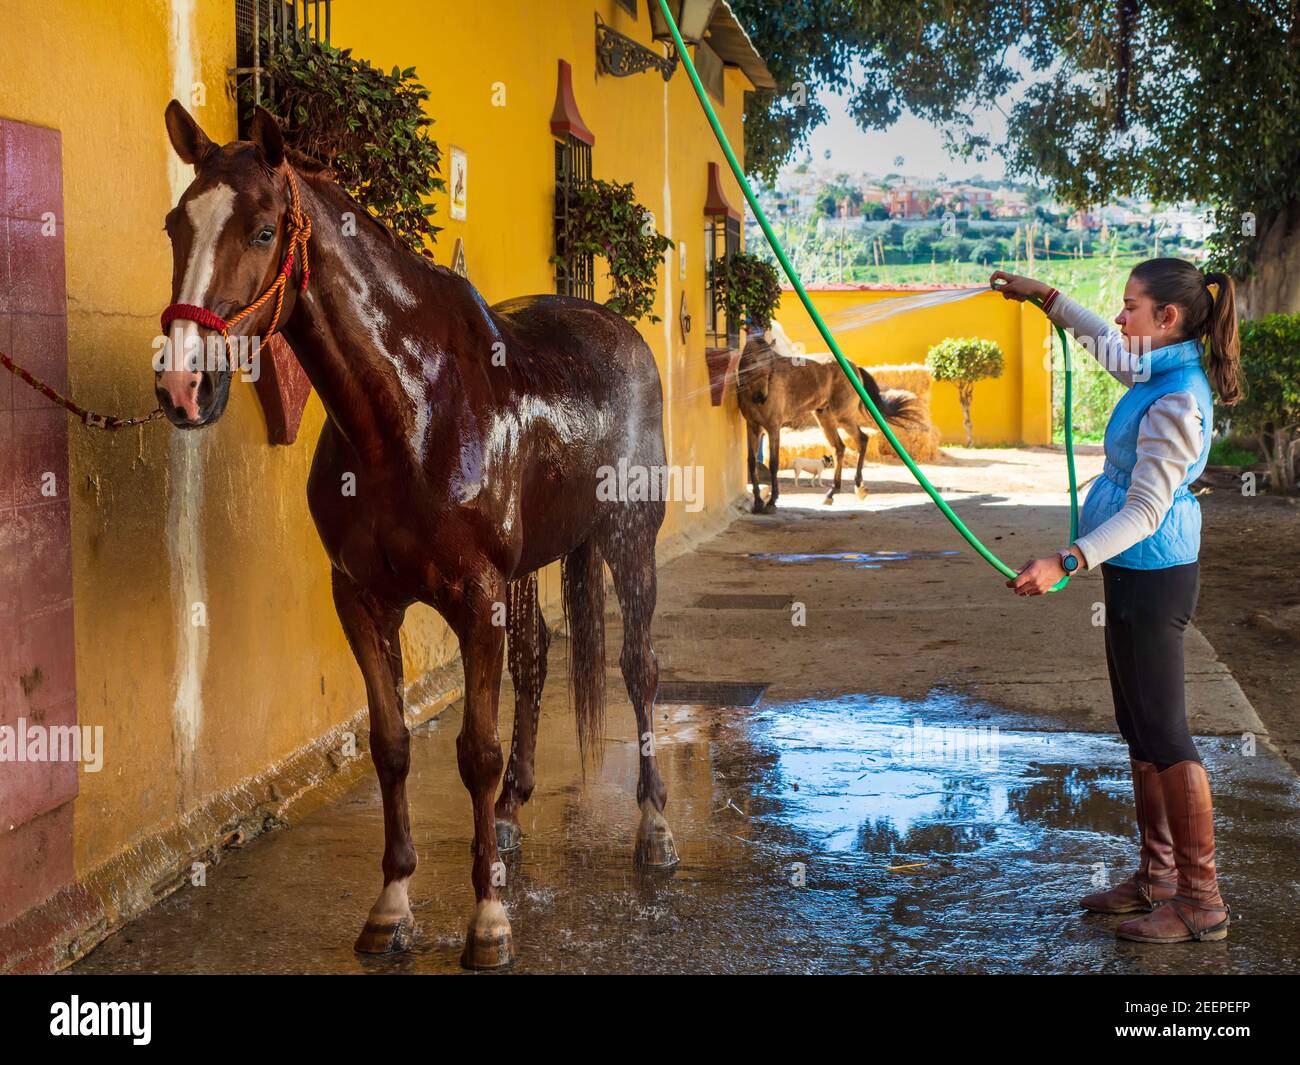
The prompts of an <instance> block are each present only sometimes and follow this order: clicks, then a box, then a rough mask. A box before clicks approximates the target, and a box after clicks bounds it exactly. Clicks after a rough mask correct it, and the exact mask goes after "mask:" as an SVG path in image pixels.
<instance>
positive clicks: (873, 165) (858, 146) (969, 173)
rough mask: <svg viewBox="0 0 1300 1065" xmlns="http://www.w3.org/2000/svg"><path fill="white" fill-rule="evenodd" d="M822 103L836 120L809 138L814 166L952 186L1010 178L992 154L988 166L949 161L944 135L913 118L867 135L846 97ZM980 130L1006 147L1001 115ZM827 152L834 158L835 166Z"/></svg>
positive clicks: (985, 120) (988, 115)
mask: <svg viewBox="0 0 1300 1065" xmlns="http://www.w3.org/2000/svg"><path fill="white" fill-rule="evenodd" d="M1013 65H1014V64H1013ZM1022 86H1023V83H1022ZM1022 86H1017V87H1015V88H1013V89H1012V91H1011V92H1010V93H1009V94H1008V98H1007V100H1006V101H1005V102H1004V103H1003V104H1002V106H1003V107H1006V108H1008V109H1009V108H1010V107H1011V106H1012V105H1013V104H1014V103H1015V102H1016V99H1017V98H1018V97H1019V95H1020V93H1021V92H1022V91H1023V88H1022ZM818 98H819V99H820V100H821V103H822V105H823V106H824V107H825V108H826V110H827V111H828V112H829V113H830V118H829V120H828V121H827V122H826V123H825V124H824V125H821V126H818V127H817V128H816V129H815V130H813V132H812V135H811V137H810V138H809V142H808V144H809V148H810V149H811V151H812V157H813V161H814V162H818V163H826V162H829V164H830V165H832V166H834V167H836V168H837V169H839V170H847V171H850V172H856V171H859V170H867V171H870V172H872V173H876V174H881V175H884V174H888V173H891V172H897V173H900V174H906V175H908V176H909V177H929V178H934V177H937V176H938V175H939V174H943V175H945V176H946V177H947V178H949V179H950V180H958V179H965V178H972V177H983V178H989V179H993V180H997V179H1001V178H1003V177H1005V176H1006V168H1005V167H1004V166H1003V165H1002V158H1001V157H1000V156H999V155H997V154H996V153H992V152H990V153H989V156H988V158H986V159H984V160H983V161H979V160H974V159H971V160H962V159H955V158H953V157H951V156H949V155H948V154H947V152H945V151H944V148H943V134H942V133H941V132H940V130H939V129H938V128H937V127H935V126H932V125H930V123H928V122H926V121H924V120H923V119H920V118H918V117H917V116H916V115H914V114H912V113H911V112H904V113H903V115H902V117H900V118H899V120H898V121H897V122H895V123H894V125H893V126H891V127H890V128H889V129H887V130H884V131H872V132H864V131H863V130H861V129H859V128H858V126H857V124H856V123H855V122H854V121H853V119H852V118H850V117H849V113H848V110H847V107H846V104H847V98H846V97H843V96H838V95H833V94H831V93H829V92H822V93H820V94H819V97H818ZM975 129H976V131H977V132H980V133H986V134H988V135H989V136H990V137H991V138H992V141H993V143H994V144H1000V143H1001V142H1002V139H1003V137H1004V136H1005V133H1006V119H1005V117H1004V116H1003V115H1002V114H1000V113H999V112H998V110H997V109H995V108H989V109H988V110H986V111H984V112H982V113H980V114H979V115H977V116H976V117H975ZM827 151H829V152H830V153H831V157H830V159H829V160H827V159H826V152H827ZM806 152H807V149H805V150H803V151H800V152H799V153H798V154H797V155H796V156H795V157H794V161H795V162H798V161H800V160H802V159H803V158H804V157H805V155H806ZM899 156H902V157H903V162H902V164H898V163H896V162H895V160H896V159H897V158H898V157H899Z"/></svg>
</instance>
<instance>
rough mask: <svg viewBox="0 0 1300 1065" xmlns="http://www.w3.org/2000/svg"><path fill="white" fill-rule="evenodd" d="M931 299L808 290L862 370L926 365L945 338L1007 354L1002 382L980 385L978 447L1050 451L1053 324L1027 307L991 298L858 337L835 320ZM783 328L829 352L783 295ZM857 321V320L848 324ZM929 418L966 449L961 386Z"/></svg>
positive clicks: (884, 291)
mask: <svg viewBox="0 0 1300 1065" xmlns="http://www.w3.org/2000/svg"><path fill="white" fill-rule="evenodd" d="M918 291H927V290H926V289H924V288H923V287H921V286H915V287H910V288H906V289H890V288H884V287H871V288H866V287H850V286H844V287H827V288H814V289H812V290H810V292H809V295H810V296H811V297H812V301H813V304H814V305H815V306H816V307H817V310H818V311H819V312H820V314H821V315H822V317H823V318H825V319H826V320H827V324H828V325H829V326H830V329H831V332H832V334H833V335H834V336H835V339H836V342H837V343H838V344H839V345H840V349H841V350H842V351H843V352H844V354H845V356H846V357H847V358H849V359H851V360H852V361H853V362H856V363H858V364H859V365H861V366H881V365H888V364H898V363H908V362H924V361H925V355H926V352H927V351H929V350H930V348H931V347H932V346H933V345H935V344H937V343H939V341H941V340H944V339H946V338H947V337H968V336H973V337H981V338H984V339H987V340H994V341H996V342H997V343H998V345H999V346H1000V347H1001V348H1002V354H1003V359H1004V367H1003V371H1002V376H1001V377H998V378H994V379H991V380H987V381H981V382H979V383H978V384H976V385H975V394H974V399H973V400H972V402H971V419H972V421H973V422H974V426H975V442H976V443H977V444H1004V443H1018V444H1046V443H1050V442H1051V439H1052V378H1051V372H1050V363H1049V362H1048V361H1047V360H1046V357H1045V355H1046V353H1047V352H1048V346H1047V345H1048V344H1049V343H1050V342H1051V340H1052V333H1051V327H1050V325H1049V324H1048V321H1047V319H1046V318H1045V317H1044V316H1043V314H1042V313H1041V312H1040V311H1039V310H1038V309H1037V308H1036V307H1033V306H1031V305H1028V304H1020V303H1013V302H1011V301H1010V300H1006V299H1004V298H1003V297H1001V296H999V295H997V294H996V293H993V292H988V293H982V294H980V295H978V296H974V297H972V298H970V299H965V300H959V301H956V302H953V303H947V304H944V305H942V306H938V307H930V308H927V309H924V310H913V311H908V312H906V313H903V314H896V315H893V316H892V317H890V318H886V319H884V320H883V321H878V322H872V323H870V324H869V325H866V326H862V327H860V328H857V329H841V328H837V326H836V320H837V316H840V315H845V314H850V315H851V312H852V310H853V309H854V308H858V307H862V306H864V305H869V304H875V303H878V302H879V301H881V300H887V299H891V298H893V297H899V296H909V295H915V294H917V293H918ZM776 318H777V321H779V322H780V323H781V326H782V328H784V329H785V331H786V333H787V334H788V335H789V336H790V339H791V340H792V341H794V342H795V343H802V344H803V345H804V346H805V348H806V349H807V350H808V351H810V352H816V351H825V350H826V342H825V341H824V340H823V339H822V336H821V334H820V333H819V332H818V331H817V327H816V326H815V325H813V322H812V319H811V318H810V317H809V316H808V312H807V311H806V310H805V309H804V307H803V304H802V303H800V302H799V298H798V297H797V296H796V295H795V294H794V293H793V292H792V291H789V290H786V291H784V292H783V293H782V297H781V304H780V307H779V308H778V310H777V314H776ZM850 320H851V318H850ZM931 416H932V418H933V420H934V424H935V425H936V426H937V427H938V429H939V431H940V432H941V433H942V434H943V442H944V443H952V444H957V443H961V444H964V443H965V442H966V430H965V428H964V426H963V425H962V413H961V404H960V403H959V402H958V400H957V386H956V385H953V384H950V383H946V382H936V383H935V386H934V390H933V392H932V398H931Z"/></svg>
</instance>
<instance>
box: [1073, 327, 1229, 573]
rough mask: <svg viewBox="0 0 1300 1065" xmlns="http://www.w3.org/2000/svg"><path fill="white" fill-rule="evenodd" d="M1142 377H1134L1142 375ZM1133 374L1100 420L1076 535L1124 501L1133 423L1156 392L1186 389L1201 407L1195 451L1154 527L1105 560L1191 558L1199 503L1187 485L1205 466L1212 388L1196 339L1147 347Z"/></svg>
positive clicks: (1163, 562) (1196, 547)
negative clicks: (1095, 459)
mask: <svg viewBox="0 0 1300 1065" xmlns="http://www.w3.org/2000/svg"><path fill="white" fill-rule="evenodd" d="M1148 372H1149V376H1147V377H1146V380H1140V378H1142V377H1143V376H1146V375H1147V374H1148ZM1134 376H1135V377H1137V378H1139V380H1137V381H1136V382H1135V383H1134V385H1133V387H1132V388H1130V389H1129V390H1128V391H1127V392H1125V393H1124V396H1123V397H1122V398H1121V399H1120V401H1119V402H1118V403H1117V404H1115V410H1114V411H1113V412H1112V413H1111V416H1110V421H1109V422H1108V423H1107V425H1106V438H1105V448H1106V464H1105V466H1104V468H1103V469H1102V473H1101V476H1100V477H1098V478H1097V480H1096V481H1094V482H1093V485H1092V488H1091V490H1089V492H1088V498H1087V499H1086V500H1084V504H1083V511H1082V513H1081V514H1080V515H1079V535H1080V536H1086V535H1087V534H1088V533H1090V532H1091V531H1092V530H1093V529H1095V528H1097V526H1099V525H1101V523H1102V522H1104V521H1106V520H1107V519H1108V518H1110V517H1111V516H1112V515H1114V514H1116V513H1118V512H1119V510H1120V509H1121V508H1122V507H1123V506H1124V499H1125V496H1126V495H1127V494H1128V487H1129V482H1130V480H1131V479H1132V474H1133V467H1134V466H1135V465H1136V464H1137V440H1138V426H1139V425H1140V424H1141V422H1142V418H1143V416H1144V415H1145V414H1146V412H1147V410H1148V408H1149V407H1150V406H1151V404H1152V403H1154V402H1155V401H1156V400H1158V399H1159V398H1160V397H1161V396H1167V395H1169V394H1170V393H1172V392H1190V393H1191V394H1192V395H1193V396H1194V397H1195V399H1196V405H1197V406H1198V407H1199V408H1200V410H1201V425H1202V436H1201V454H1200V456H1199V457H1198V458H1197V460H1196V462H1195V464H1194V465H1193V466H1192V468H1191V469H1189V470H1188V471H1187V475H1186V476H1185V477H1184V478H1183V482H1182V484H1180V485H1179V486H1178V489H1177V490H1176V491H1175V492H1174V500H1173V505H1172V506H1171V507H1170V508H1169V512H1168V513H1167V514H1166V515H1165V518H1164V521H1162V522H1161V523H1160V528H1158V529H1157V530H1156V531H1155V532H1154V533H1152V534H1151V535H1150V536H1148V537H1147V538H1146V539H1145V540H1140V541H1139V542H1138V543H1136V544H1134V545H1133V546H1132V547H1130V548H1128V549H1127V550H1125V551H1121V552H1120V553H1119V554H1118V555H1116V556H1114V557H1113V558H1109V559H1107V560H1106V561H1107V562H1109V563H1111V564H1112V565H1115V566H1125V567H1127V568H1129V569H1164V568H1166V567H1167V566H1181V565H1185V564H1186V563H1188V562H1195V561H1196V558H1197V556H1198V555H1199V554H1200V550H1201V505H1200V504H1199V503H1198V502H1197V501H1196V497H1195V496H1193V495H1192V493H1191V491H1190V490H1189V489H1188V485H1190V484H1191V483H1192V482H1193V481H1195V480H1196V478H1197V477H1199V476H1200V475H1201V471H1202V470H1204V469H1205V463H1206V460H1207V459H1208V458H1209V456H1210V437H1211V435H1212V429H1213V419H1214V393H1213V392H1212V391H1211V389H1210V381H1209V378H1207V377H1206V376H1205V371H1204V370H1203V369H1201V343H1200V341H1198V340H1185V341H1183V342H1182V343H1181V344H1169V345H1167V346H1166V347H1163V348H1156V350H1154V351H1152V352H1149V353H1148V354H1145V355H1143V356H1142V357H1141V359H1140V360H1135V369H1134Z"/></svg>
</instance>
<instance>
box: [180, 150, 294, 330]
mask: <svg viewBox="0 0 1300 1065" xmlns="http://www.w3.org/2000/svg"><path fill="white" fill-rule="evenodd" d="M285 172H286V173H287V174H288V175H289V218H288V222H287V223H286V224H287V226H288V230H289V246H288V249H287V250H286V251H285V254H284V265H282V266H281V267H280V272H279V273H278V274H276V275H275V280H274V281H272V282H271V284H270V285H269V286H268V287H267V289H266V291H265V292H263V293H262V294H261V295H260V296H258V297H257V299H256V300H254V301H253V302H252V303H250V304H249V305H248V306H247V307H245V308H244V309H243V310H242V311H240V312H239V313H238V314H236V315H234V316H233V317H231V318H229V319H226V318H222V317H221V315H219V314H216V313H215V312H213V311H210V310H208V309H207V308H206V307H196V306H194V305H193V304H191V303H173V304H172V305H171V306H169V307H168V308H167V309H166V310H164V311H163V312H162V331H163V333H164V335H165V334H166V332H167V330H168V328H169V327H170V326H171V324H172V322H175V321H177V320H178V319H179V320H185V321H190V322H195V323H197V324H198V325H201V326H203V327H204V328H205V329H212V330H215V331H216V332H218V333H220V334H221V336H222V338H223V339H224V340H225V342H226V354H227V355H229V354H230V330H231V328H232V327H233V326H234V325H236V324H237V323H238V322H240V321H242V320H243V319H244V318H247V317H248V316H249V315H250V314H253V313H255V312H256V311H259V310H261V309H262V307H263V306H265V305H266V302H267V301H268V300H269V299H270V298H271V297H272V296H274V297H275V316H274V317H273V318H272V319H271V328H270V329H268V330H267V331H266V333H265V334H264V335H263V337H262V339H265V338H266V337H269V336H273V335H274V334H275V333H276V332H277V331H278V330H279V328H280V312H281V311H282V310H283V309H284V290H285V288H286V287H287V286H288V283H289V278H290V276H291V275H292V274H293V264H294V261H295V259H296V253H297V252H298V251H299V250H300V251H301V253H302V281H301V283H300V285H299V288H300V289H301V290H302V291H303V292H306V291H307V280H308V278H309V277H310V276H311V264H310V262H309V260H308V258H307V240H308V238H310V237H311V218H310V217H309V216H308V215H307V214H306V212H304V211H303V209H302V200H301V199H299V196H298V178H297V176H296V175H295V174H294V172H293V167H291V166H286V168H285Z"/></svg>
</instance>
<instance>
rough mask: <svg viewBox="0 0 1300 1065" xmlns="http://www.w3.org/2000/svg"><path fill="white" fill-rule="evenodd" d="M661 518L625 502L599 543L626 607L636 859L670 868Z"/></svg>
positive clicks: (656, 505)
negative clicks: (636, 754)
mask: <svg viewBox="0 0 1300 1065" xmlns="http://www.w3.org/2000/svg"><path fill="white" fill-rule="evenodd" d="M773 454H774V455H775V454H776V452H775V450H774V451H773ZM773 480H775V477H774V478H773ZM662 522H663V504H662V503H660V502H648V503H631V504H626V505H625V506H624V508H623V509H622V511H620V512H619V513H618V514H617V515H616V516H615V517H614V518H613V520H612V523H611V527H609V528H608V529H607V531H606V533H605V535H604V536H603V538H602V540H601V542H600V549H601V553H602V554H603V555H604V556H605V561H606V562H608V563H609V568H610V572H611V573H612V574H613V575H614V591H615V594H617V596H618V605H619V608H620V609H621V610H622V612H623V651H622V653H621V654H620V655H619V665H620V666H621V667H622V670H623V681H624V683H625V684H626V685H627V695H628V698H629V699H630V700H631V702H632V708H633V710H635V711H636V726H637V745H638V748H639V750H640V757H641V765H640V774H639V776H638V778H637V787H636V801H637V805H638V806H639V807H640V808H641V823H640V825H639V827H638V828H637V834H636V850H635V854H634V858H635V861H636V864H637V865H640V866H646V867H651V868H656V867H657V868H668V867H671V866H674V865H676V864H677V860H678V859H677V845H676V843H675V842H674V841H673V834H672V830H671V829H670V828H669V827H668V822H667V820H665V818H664V813H663V811H664V806H665V804H666V803H667V801H668V789H667V788H666V787H665V786H664V782H663V780H662V778H661V777H660V776H659V762H658V759H657V757H656V754H655V726H654V701H655V695H656V694H657V692H658V690H659V663H658V661H657V659H656V658H655V653H654V647H653V646H652V645H651V642H650V625H651V622H652V621H653V620H654V613H655V598H656V595H657V592H658V589H657V585H656V576H655V536H656V534H657V533H658V531H659V526H660V525H661V524H662Z"/></svg>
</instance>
